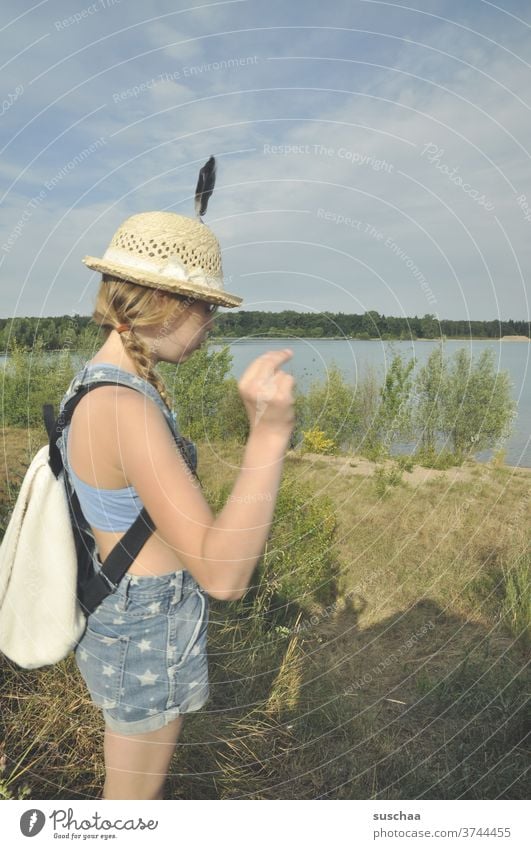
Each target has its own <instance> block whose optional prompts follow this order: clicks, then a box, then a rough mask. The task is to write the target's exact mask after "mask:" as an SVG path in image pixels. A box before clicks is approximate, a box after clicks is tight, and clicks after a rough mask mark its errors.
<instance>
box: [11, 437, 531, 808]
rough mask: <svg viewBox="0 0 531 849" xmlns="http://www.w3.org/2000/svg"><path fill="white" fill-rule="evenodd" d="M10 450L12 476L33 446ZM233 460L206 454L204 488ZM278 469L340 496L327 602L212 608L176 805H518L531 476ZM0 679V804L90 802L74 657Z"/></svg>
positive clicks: (94, 756)
mask: <svg viewBox="0 0 531 849" xmlns="http://www.w3.org/2000/svg"><path fill="white" fill-rule="evenodd" d="M40 444H42V442H39V441H38V439H37V440H36V445H35V446H34V448H33V450H35V448H36V447H39V445H40ZM4 446H5V452H4V456H5V457H7V458H8V465H9V470H10V478H11V476H12V474H13V473H14V474H16V473H17V470H19V472H20V469H21V464H23V462H24V456H25V451H26V450H27V437H26V435H25V434H24V435H21V434H20V432H18V433H17V432H16V431H11V432H8V433H6V437H5V442H4ZM242 450H243V449H242V448H241V447H239V446H236V445H230V444H226V443H224V444H219V445H215V446H208V445H206V444H205V445H200V446H199V457H200V466H199V470H198V471H199V475H200V477H201V478H202V480H203V481H204V483H205V485H206V486H207V488H208V490H209V491H211V492H212V493H215V492H217V491H219V490H220V489H221V488H222V487H223V486H226V485H227V484H230V483H231V482H232V481H233V480H234V477H235V474H236V473H237V468H238V463H239V460H240V459H241V454H242ZM450 472H451V470H450ZM285 474H286V476H289V477H290V479H292V478H293V479H295V480H297V481H299V482H300V483H301V485H302V484H308V483H309V484H311V486H312V489H313V493H314V497H315V498H318V497H319V495H320V494H322V495H326V496H328V497H329V498H331V499H332V500H333V503H334V506H335V510H336V517H337V522H338V524H337V529H336V533H335V537H334V540H335V544H334V553H335V556H336V559H337V563H338V569H339V575H338V576H330V581H331V585H332V584H333V587H334V595H333V602H332V603H330V604H328V605H326V606H325V605H324V604H322V603H319V602H318V601H317V600H316V599H315V598H312V599H308V598H302V597H300V598H292V599H290V602H292V605H291V607H290V610H289V615H288V611H287V609H286V614H285V617H284V618H283V619H279V617H278V616H276V617H273V618H268V617H267V616H266V615H264V611H263V610H260V609H257V608H256V607H253V606H252V605H249V603H247V604H246V603H245V599H244V600H243V602H238V603H231V604H222V603H219V602H214V601H212V602H211V626H210V631H209V665H210V672H211V699H210V701H209V702H208V704H207V706H206V707H205V709H203V710H202V711H200V712H199V713H197V714H195V715H193V714H191V715H190V716H189V717H188V718H187V720H186V722H185V726H184V731H183V735H182V738H181V743H180V745H179V746H178V749H177V751H176V754H175V757H174V761H173V763H172V775H171V778H170V782H169V788H168V797H169V798H219V799H225V798H227V799H228V798H231V799H234V798H259V799H269V798H271V799H314V798H345V799H350V798H380V799H385V798H389V799H393V798H399V799H413V798H496V797H505V798H523V797H524V793H525V792H526V787H525V768H526V752H525V749H524V747H525V740H526V737H525V735H526V726H525V720H524V717H525V705H526V703H525V675H526V670H527V657H528V655H527V651H526V648H527V645H526V642H525V640H526V636H525V633H524V631H525V627H524V626H525V625H526V622H525V616H523V614H522V612H520V616H519V618H518V619H517V620H516V619H515V620H514V621H513V622H512V624H511V620H510V616H508V613H507V604H508V600H507V599H508V597H507V591H506V590H507V580H506V573H507V570H511V569H513V570H514V568H515V565H514V564H515V563H520V562H522V557H523V556H525V552H527V551H528V549H529V529H528V517H529V509H528V508H529V503H530V502H529V493H530V483H531V476H530V475H529V474H528V473H526V472H524V471H518V470H510V469H507V468H506V467H500V468H494V467H488V466H477V467H470V469H469V470H468V472H467V477H466V479H463V480H457V479H453V478H452V475H451V474H450V473H444V472H443V473H440V472H438V473H437V475H436V476H433V477H432V479H429V480H426V481H424V482H416V483H415V484H414V485H413V484H412V483H406V482H405V480H406V475H404V476H403V477H402V482H401V483H396V484H395V485H392V486H389V487H388V488H386V490H385V494H382V493H381V491H379V489H378V486H377V485H376V481H375V480H374V479H373V478H372V477H371V476H368V475H359V474H352V475H349V474H344V473H341V471H340V470H339V469H338V466H337V464H335V463H329V462H327V461H326V460H323V459H322V458H321V459H319V460H313V459H309V458H307V459H298V458H296V457H289V458H288V459H287V460H286V467H285ZM2 486H4V490H3V492H4V497H5V494H6V488H5V483H2V481H1V480H0V487H2ZM526 504H527V509H526V508H525V505H526ZM522 505H524V507H522ZM519 558H520V559H519ZM522 574H524V573H523V572H522ZM336 579H337V580H336ZM514 587H516V590H514V592H517V593H520V594H522V593H523V592H525V587H524V586H523V584H522V581H521V579H519V581H515V582H514ZM514 587H513V589H514ZM527 592H528V588H527ZM518 603H519V604H521V611H525V609H526V608H525V604H526V602H525V599H524V600H522V599H521V598H520V600H519V601H518ZM510 604H511V605H512V609H514V605H515V604H516V602H515V600H514V599H513V601H512V602H510ZM516 621H518V623H519V624H518V626H517V627H518V629H519V632H518V633H515V627H516V626H515V624H514V623H515V622H516ZM527 624H528V623H527ZM0 674H1V675H2V722H3V726H4V732H3V736H4V755H5V772H4V783H3V785H2V784H1V783H0V793H1V788H2V787H3V792H4V794H7V793H9V792H11V793H14V794H16V793H19V792H20V791H21V789H22V787H23V786H24V784H25V783H27V784H28V785H29V788H30V794H31V798H34V799H39V798H57V799H61V798H95V797H98V796H99V794H100V793H101V786H102V783H103V763H102V752H101V738H102V731H103V723H102V720H101V718H100V715H99V713H98V712H97V710H96V709H95V708H94V707H93V706H92V705H91V703H90V700H89V698H88V695H87V694H86V691H85V689H84V684H83V682H82V680H81V678H80V677H79V674H78V672H77V668H76V666H75V663H74V662H73V658H72V656H71V657H69V658H67V659H66V660H65V661H63V663H61V664H58V665H57V666H55V667H53V668H50V669H44V670H37V671H34V672H24V671H21V670H18V669H16V668H15V667H14V666H13V665H12V664H9V663H8V662H3V663H2V665H1V666H0Z"/></svg>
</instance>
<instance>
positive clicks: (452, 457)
mask: <svg viewBox="0 0 531 849" xmlns="http://www.w3.org/2000/svg"><path fill="white" fill-rule="evenodd" d="M413 457H414V460H415V462H416V463H418V464H419V466H424V468H425V469H440V470H443V469H451V468H452V467H453V466H461V465H462V464H463V456H462V455H460V454H454V452H453V451H444V450H442V451H437V450H436V449H435V448H434V447H431V448H421V449H419V451H417V452H416V453H415V454H414V455H413Z"/></svg>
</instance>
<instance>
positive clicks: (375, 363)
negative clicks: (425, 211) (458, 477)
mask: <svg viewBox="0 0 531 849" xmlns="http://www.w3.org/2000/svg"><path fill="white" fill-rule="evenodd" d="M228 344H229V346H230V351H231V354H232V357H233V364H232V370H231V373H232V375H233V376H234V377H235V378H236V379H239V378H240V377H241V375H242V374H243V372H244V371H245V369H246V368H247V366H248V365H249V363H251V362H252V360H254V359H255V358H256V357H258V356H260V354H263V353H264V352H265V351H269V350H279V349H281V348H286V347H289V348H291V349H292V350H293V357H292V358H291V360H289V361H288V363H287V364H286V365H285V366H284V370H285V371H287V372H289V373H290V374H293V375H294V377H295V378H296V379H297V387H298V388H299V389H300V390H301V391H304V390H305V389H306V388H307V387H308V384H309V383H310V382H311V381H312V380H315V379H317V380H325V379H326V373H327V369H328V368H329V367H330V365H331V364H332V363H335V364H336V365H337V366H338V368H339V369H341V371H342V373H343V374H344V376H345V379H346V380H348V381H349V382H350V383H352V385H353V386H355V385H356V382H357V381H358V380H359V379H361V378H362V377H363V374H364V372H365V371H366V369H367V368H368V367H369V366H372V367H375V368H376V369H378V371H379V372H380V374H381V376H382V377H383V375H384V374H385V371H386V369H387V368H388V366H389V364H390V362H391V359H392V357H393V356H394V354H395V353H398V354H401V355H402V356H403V357H405V358H410V357H415V359H416V361H417V367H418V366H422V365H423V364H424V363H425V362H426V360H427V359H428V357H429V355H430V353H431V352H432V351H433V350H434V348H436V347H437V345H438V342H436V341H429V340H422V341H413V340H411V341H407V342H378V341H372V342H363V341H357V340H344V339H339V340H332V339H330V340H328V339H245V340H241V341H240V340H238V341H235V340H234V341H233V340H230V341H228ZM444 346H445V352H446V356H451V355H452V354H453V353H454V352H455V351H457V350H458V349H459V348H465V349H466V350H467V351H470V352H471V353H472V355H473V356H474V357H477V356H478V355H479V354H480V353H481V351H483V350H485V348H489V349H490V350H492V351H493V352H494V356H495V362H496V367H497V368H498V369H503V370H507V371H508V372H509V374H510V377H511V380H512V384H513V389H512V392H513V397H514V399H515V400H516V402H517V404H518V415H517V417H516V418H515V420H514V422H513V429H512V434H511V436H510V438H509V440H508V442H507V445H506V450H507V454H506V462H507V463H508V464H509V465H512V466H526V467H531V440H530V423H531V367H530V358H531V345H530V343H529V342H501V341H500V340H492V341H487V340H467V341H465V340H460V341H448V342H445V343H444ZM221 347H222V345H221V344H214V343H213V342H211V343H210V350H213V351H216V350H221ZM3 359H4V358H3V357H0V362H1V361H2V360H3ZM477 456H478V459H480V460H482V459H488V457H489V456H490V454H489V452H483V453H480V454H478V455H477Z"/></svg>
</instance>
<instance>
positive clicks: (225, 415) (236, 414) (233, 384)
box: [217, 377, 249, 445]
mask: <svg viewBox="0 0 531 849" xmlns="http://www.w3.org/2000/svg"><path fill="white" fill-rule="evenodd" d="M217 416H218V419H219V422H218V427H219V433H220V435H221V439H223V440H234V441H235V442H237V443H238V444H239V445H244V444H245V443H246V442H247V438H248V436H249V416H248V415H247V410H246V409H245V406H244V403H243V401H242V399H241V395H240V392H239V389H238V381H237V380H236V378H235V377H228V378H227V379H226V380H225V381H224V384H223V395H222V396H221V398H220V400H219V405H218V410H217Z"/></svg>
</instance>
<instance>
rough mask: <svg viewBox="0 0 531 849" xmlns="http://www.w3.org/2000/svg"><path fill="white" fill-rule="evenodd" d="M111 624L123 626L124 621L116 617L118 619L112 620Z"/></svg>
mask: <svg viewBox="0 0 531 849" xmlns="http://www.w3.org/2000/svg"><path fill="white" fill-rule="evenodd" d="M112 624H113V625H124V624H125V619H122V618H121V616H119V617H118V619H113V620H112Z"/></svg>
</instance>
